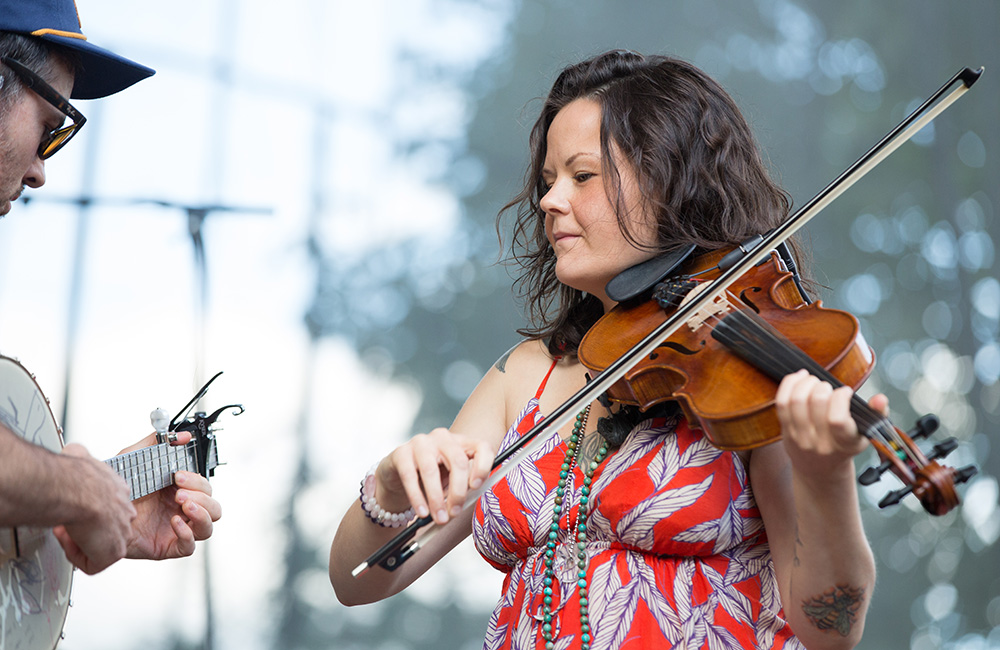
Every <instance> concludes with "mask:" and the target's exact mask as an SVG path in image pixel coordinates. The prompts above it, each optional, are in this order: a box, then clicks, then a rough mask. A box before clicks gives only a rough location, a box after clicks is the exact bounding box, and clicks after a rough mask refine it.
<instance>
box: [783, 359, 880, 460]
mask: <svg viewBox="0 0 1000 650" xmlns="http://www.w3.org/2000/svg"><path fill="white" fill-rule="evenodd" d="M853 395H854V391H853V390H852V389H851V387H850V386H842V387H840V388H837V389H834V388H833V387H832V386H831V385H830V384H829V383H827V382H825V381H821V380H820V379H818V378H816V377H814V376H813V375H810V374H809V373H808V372H807V371H805V370H800V371H798V372H796V373H793V374H790V375H787V376H786V377H785V378H784V379H783V380H782V381H781V384H780V385H779V386H778V392H777V395H776V396H775V400H774V403H775V408H776V410H777V413H778V421H779V422H780V423H781V432H782V438H783V440H784V445H785V450H786V451H787V453H788V456H789V457H790V459H791V462H792V467H793V469H794V470H795V471H796V472H797V473H799V474H800V475H801V476H805V477H809V478H810V479H813V480H816V479H822V478H823V477H825V476H830V475H831V474H839V473H840V472H841V471H846V468H850V472H851V473H852V474H853V471H854V469H853V462H852V459H853V458H854V456H856V455H857V454H859V453H861V452H862V451H864V450H865V449H866V448H867V447H868V439H867V438H865V437H864V436H862V435H860V434H859V432H858V427H857V425H856V424H855V422H854V418H853V417H852V416H851V397H852V396H853ZM869 404H870V405H871V406H872V408H874V409H875V410H876V411H879V412H881V413H887V412H888V406H889V402H888V399H887V398H886V397H885V395H876V396H875V397H873V398H872V399H871V401H870V402H869Z"/></svg>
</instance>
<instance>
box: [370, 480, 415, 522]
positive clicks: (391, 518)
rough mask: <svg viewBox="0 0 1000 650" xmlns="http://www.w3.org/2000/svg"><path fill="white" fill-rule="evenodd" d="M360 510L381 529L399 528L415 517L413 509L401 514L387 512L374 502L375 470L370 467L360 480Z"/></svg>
mask: <svg viewBox="0 0 1000 650" xmlns="http://www.w3.org/2000/svg"><path fill="white" fill-rule="evenodd" d="M361 509H362V510H363V511H364V513H365V514H366V515H368V518H369V519H371V520H372V521H374V522H375V523H376V524H378V525H379V526H382V527H383V528H399V527H400V526H405V525H406V524H408V523H410V521H411V520H412V519H413V518H414V517H415V516H416V514H417V513H416V512H414V510H413V507H412V506H411V507H409V508H407V509H406V510H404V511H403V512H387V511H386V510H385V508H383V507H382V506H380V505H379V504H378V502H377V501H376V500H375V468H374V467H372V468H371V469H370V470H368V473H367V474H365V477H364V479H362V480H361Z"/></svg>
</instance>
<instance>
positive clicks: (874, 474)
mask: <svg viewBox="0 0 1000 650" xmlns="http://www.w3.org/2000/svg"><path fill="white" fill-rule="evenodd" d="M891 468H892V462H890V461H888V460H884V461H882V464H881V465H879V466H878V467H869V468H868V469H866V470H865V471H864V472H862V473H861V476H859V477H858V483H860V484H861V485H871V484H873V483H877V482H878V481H879V480H880V479H881V478H882V475H883V474H885V473H886V472H887V471H889V470H890V469H891Z"/></svg>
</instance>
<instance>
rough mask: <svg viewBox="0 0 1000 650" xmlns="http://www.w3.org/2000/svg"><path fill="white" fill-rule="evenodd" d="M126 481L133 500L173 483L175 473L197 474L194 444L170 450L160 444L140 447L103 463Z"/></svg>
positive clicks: (196, 454)
mask: <svg viewBox="0 0 1000 650" xmlns="http://www.w3.org/2000/svg"><path fill="white" fill-rule="evenodd" d="M104 462H105V463H106V464H107V465H108V466H110V467H111V469H113V470H115V472H116V473H117V474H118V475H119V476H121V477H122V478H123V479H125V482H126V483H128V486H129V489H130V490H131V492H132V498H133V499H139V498H141V497H144V496H146V495H149V494H152V493H153V492H156V491H158V490H162V489H163V488H165V487H169V486H171V485H173V483H174V474H175V473H176V472H178V471H186V472H197V471H198V449H197V446H196V445H195V443H194V442H189V443H187V444H186V445H179V446H171V445H170V444H167V443H163V444H159V445H153V446H152V447H143V448H142V449H136V450H134V451H130V452H128V453H125V454H121V455H120V456H115V457H114V458H111V459H108V460H106V461H104Z"/></svg>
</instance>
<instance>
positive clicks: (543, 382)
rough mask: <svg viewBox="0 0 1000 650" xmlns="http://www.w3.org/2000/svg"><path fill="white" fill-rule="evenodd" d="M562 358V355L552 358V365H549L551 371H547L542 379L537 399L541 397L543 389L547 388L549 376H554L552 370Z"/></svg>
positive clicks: (536, 394)
mask: <svg viewBox="0 0 1000 650" xmlns="http://www.w3.org/2000/svg"><path fill="white" fill-rule="evenodd" d="M560 359H562V357H556V358H555V359H553V360H552V365H551V366H549V371H548V372H547V373H545V377H544V378H543V379H542V383H541V384H540V385H539V386H538V392H537V393H535V399H536V400H538V399H541V397H542V391H543V390H545V384H547V383H548V381H549V377H550V376H552V371H553V370H555V369H556V364H557V363H559V360H560Z"/></svg>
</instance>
